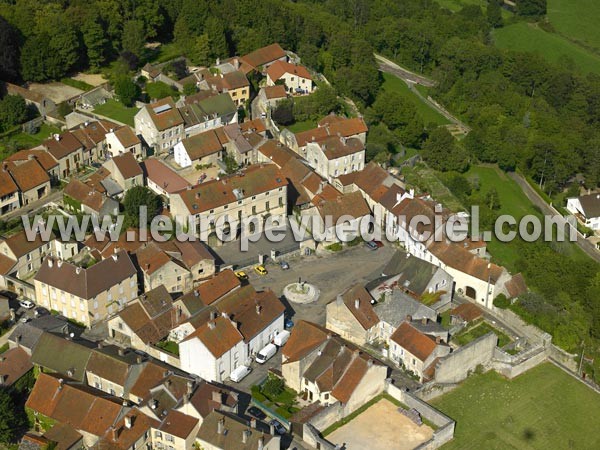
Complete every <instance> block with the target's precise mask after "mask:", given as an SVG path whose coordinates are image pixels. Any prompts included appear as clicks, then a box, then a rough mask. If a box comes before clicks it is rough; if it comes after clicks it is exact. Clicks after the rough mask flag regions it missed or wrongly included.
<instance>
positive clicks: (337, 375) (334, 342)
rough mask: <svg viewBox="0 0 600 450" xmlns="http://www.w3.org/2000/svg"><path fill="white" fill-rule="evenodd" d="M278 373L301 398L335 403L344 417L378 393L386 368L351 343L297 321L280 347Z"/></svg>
mask: <svg viewBox="0 0 600 450" xmlns="http://www.w3.org/2000/svg"><path fill="white" fill-rule="evenodd" d="M282 355H283V356H282V358H283V360H282V366H281V372H282V374H283V377H284V379H285V382H286V384H287V385H288V386H290V387H291V388H292V389H294V390H296V391H298V392H301V393H302V394H303V396H304V398H305V400H307V401H309V402H311V403H313V402H316V401H320V402H321V403H322V404H323V405H325V406H327V405H330V404H333V403H336V402H339V403H341V404H342V405H343V407H344V416H345V415H347V414H350V413H352V412H353V411H355V410H356V409H358V408H360V407H361V406H362V405H364V404H365V403H367V402H368V401H369V400H371V399H372V398H373V397H375V396H376V395H378V394H380V393H381V392H382V391H383V389H384V386H385V379H386V377H387V373H388V368H387V366H385V365H383V364H382V363H380V362H379V361H377V360H374V359H373V358H372V357H371V356H370V355H368V354H366V353H363V352H362V351H361V350H360V349H359V348H357V347H355V346H354V345H353V344H351V343H349V342H347V341H345V340H344V339H342V338H340V337H339V336H338V335H335V334H334V333H333V332H332V331H329V330H327V329H325V328H322V327H320V326H318V325H316V324H313V323H310V322H305V321H300V322H299V323H297V324H296V325H295V326H294V328H293V329H292V334H291V336H290V338H289V340H288V341H287V343H286V344H285V345H284V346H283V348H282Z"/></svg>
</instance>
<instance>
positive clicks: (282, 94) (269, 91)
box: [263, 84, 287, 100]
mask: <svg viewBox="0 0 600 450" xmlns="http://www.w3.org/2000/svg"><path fill="white" fill-rule="evenodd" d="M263 89H264V91H265V97H267V99H268V100H273V99H276V98H286V97H287V92H286V91H285V86H283V85H281V84H276V85H275V86H265V87H264V88H263Z"/></svg>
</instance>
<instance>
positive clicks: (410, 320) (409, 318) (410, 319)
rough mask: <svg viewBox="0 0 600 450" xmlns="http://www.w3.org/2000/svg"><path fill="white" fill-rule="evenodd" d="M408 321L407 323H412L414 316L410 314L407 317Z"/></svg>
mask: <svg viewBox="0 0 600 450" xmlns="http://www.w3.org/2000/svg"><path fill="white" fill-rule="evenodd" d="M406 321H407V322H412V316H411V315H410V314H408V315H407V316H406Z"/></svg>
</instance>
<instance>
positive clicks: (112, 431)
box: [109, 425, 119, 441]
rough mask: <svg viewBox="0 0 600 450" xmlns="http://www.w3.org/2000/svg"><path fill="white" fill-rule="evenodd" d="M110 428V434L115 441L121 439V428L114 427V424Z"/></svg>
mask: <svg viewBox="0 0 600 450" xmlns="http://www.w3.org/2000/svg"><path fill="white" fill-rule="evenodd" d="M109 430H110V435H111V437H112V440H113V441H116V440H118V439H119V430H117V429H116V428H115V427H113V426H112V425H111V426H110V428H109Z"/></svg>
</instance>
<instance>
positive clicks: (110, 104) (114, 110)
mask: <svg viewBox="0 0 600 450" xmlns="http://www.w3.org/2000/svg"><path fill="white" fill-rule="evenodd" d="M138 111H139V109H138V108H135V107H130V108H128V107H127V106H125V105H123V104H122V103H120V102H118V101H116V100H112V99H109V100H107V101H106V103H104V104H103V105H98V106H96V107H95V108H94V112H95V113H97V114H100V115H102V116H105V117H108V118H109V119H114V120H117V121H119V122H122V123H124V124H127V125H129V126H133V118H134V116H135V115H136V114H137V112H138Z"/></svg>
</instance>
